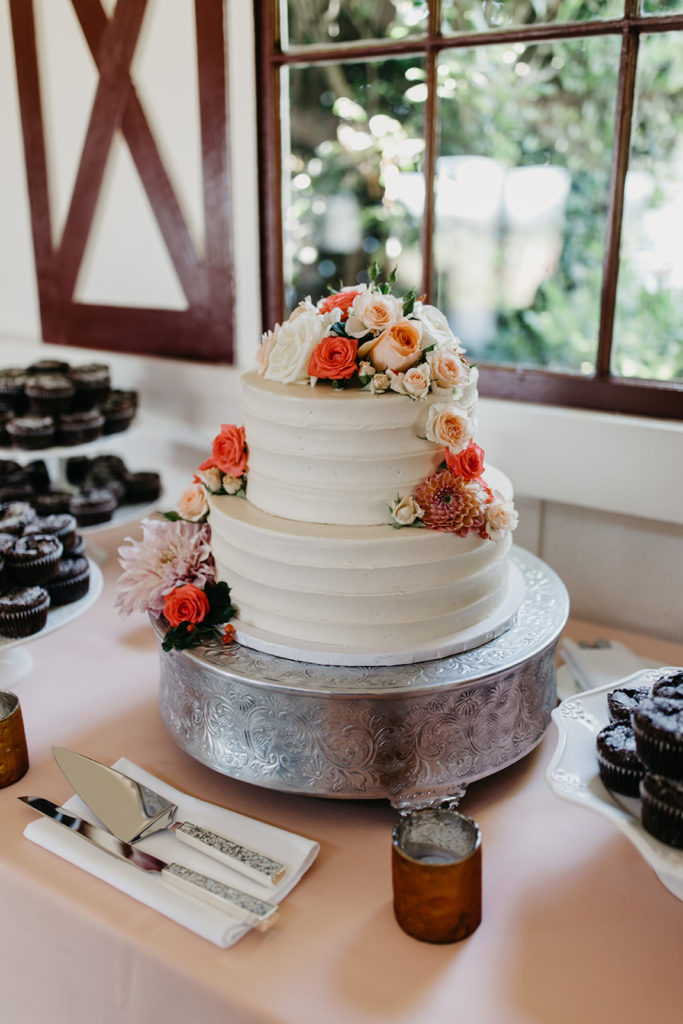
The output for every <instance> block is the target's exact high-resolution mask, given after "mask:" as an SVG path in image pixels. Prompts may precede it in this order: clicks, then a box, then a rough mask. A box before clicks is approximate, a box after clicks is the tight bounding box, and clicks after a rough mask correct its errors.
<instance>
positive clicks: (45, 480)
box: [24, 459, 50, 493]
mask: <svg viewBox="0 0 683 1024" xmlns="http://www.w3.org/2000/svg"><path fill="white" fill-rule="evenodd" d="M24 473H25V474H26V478H27V480H28V482H29V483H30V484H31V487H32V488H33V490H34V491H36V492H38V493H40V492H41V491H47V489H48V488H49V486H50V473H49V470H48V468H47V465H46V464H45V460H44V459H33V460H32V461H31V462H27V463H26V466H25V469H24Z"/></svg>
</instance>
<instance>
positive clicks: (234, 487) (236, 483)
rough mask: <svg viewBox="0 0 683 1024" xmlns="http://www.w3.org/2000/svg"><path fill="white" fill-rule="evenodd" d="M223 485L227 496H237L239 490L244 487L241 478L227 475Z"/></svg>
mask: <svg viewBox="0 0 683 1024" xmlns="http://www.w3.org/2000/svg"><path fill="white" fill-rule="evenodd" d="M222 484H223V490H224V491H225V493H226V494H237V492H238V491H239V489H240V488H241V487H243V486H244V484H243V483H242V477H241V476H229V475H228V474H227V473H226V474H225V476H224V477H223V480H222Z"/></svg>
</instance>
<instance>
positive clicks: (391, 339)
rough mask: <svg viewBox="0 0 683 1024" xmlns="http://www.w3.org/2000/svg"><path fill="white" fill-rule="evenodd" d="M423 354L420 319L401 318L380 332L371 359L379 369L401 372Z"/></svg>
mask: <svg viewBox="0 0 683 1024" xmlns="http://www.w3.org/2000/svg"><path fill="white" fill-rule="evenodd" d="M359 352H360V349H359ZM421 354H422V325H421V324H420V322H419V320H401V321H399V323H397V324H394V325H393V326H392V327H388V328H387V329H386V331H384V332H383V333H382V334H380V336H379V338H378V339H377V341H376V342H375V343H374V345H373V346H372V348H371V350H370V359H371V360H372V362H373V365H374V366H375V368H376V369H377V370H393V371H394V373H400V372H401V370H407V369H408V367H410V366H412V365H413V364H414V363H416V362H417V361H418V359H419V358H420V355H421Z"/></svg>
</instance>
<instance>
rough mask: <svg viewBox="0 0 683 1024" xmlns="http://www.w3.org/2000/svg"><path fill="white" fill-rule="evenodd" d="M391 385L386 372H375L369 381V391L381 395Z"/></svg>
mask: <svg viewBox="0 0 683 1024" xmlns="http://www.w3.org/2000/svg"><path fill="white" fill-rule="evenodd" d="M390 386H391V379H390V377H389V374H388V373H376V374H375V376H374V377H373V378H372V380H371V381H370V385H369V387H370V391H371V393H372V394H373V395H381V394H383V393H384V392H385V391H388V390H389V388H390Z"/></svg>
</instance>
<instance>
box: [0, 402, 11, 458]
mask: <svg viewBox="0 0 683 1024" xmlns="http://www.w3.org/2000/svg"><path fill="white" fill-rule="evenodd" d="M13 416H14V413H13V412H11V411H10V410H9V409H3V408H0V447H3V448H5V447H7V445H10V444H11V443H12V438H11V437H10V436H9V434H8V433H7V424H8V423H9V421H10V420H11V419H12V417H13Z"/></svg>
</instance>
